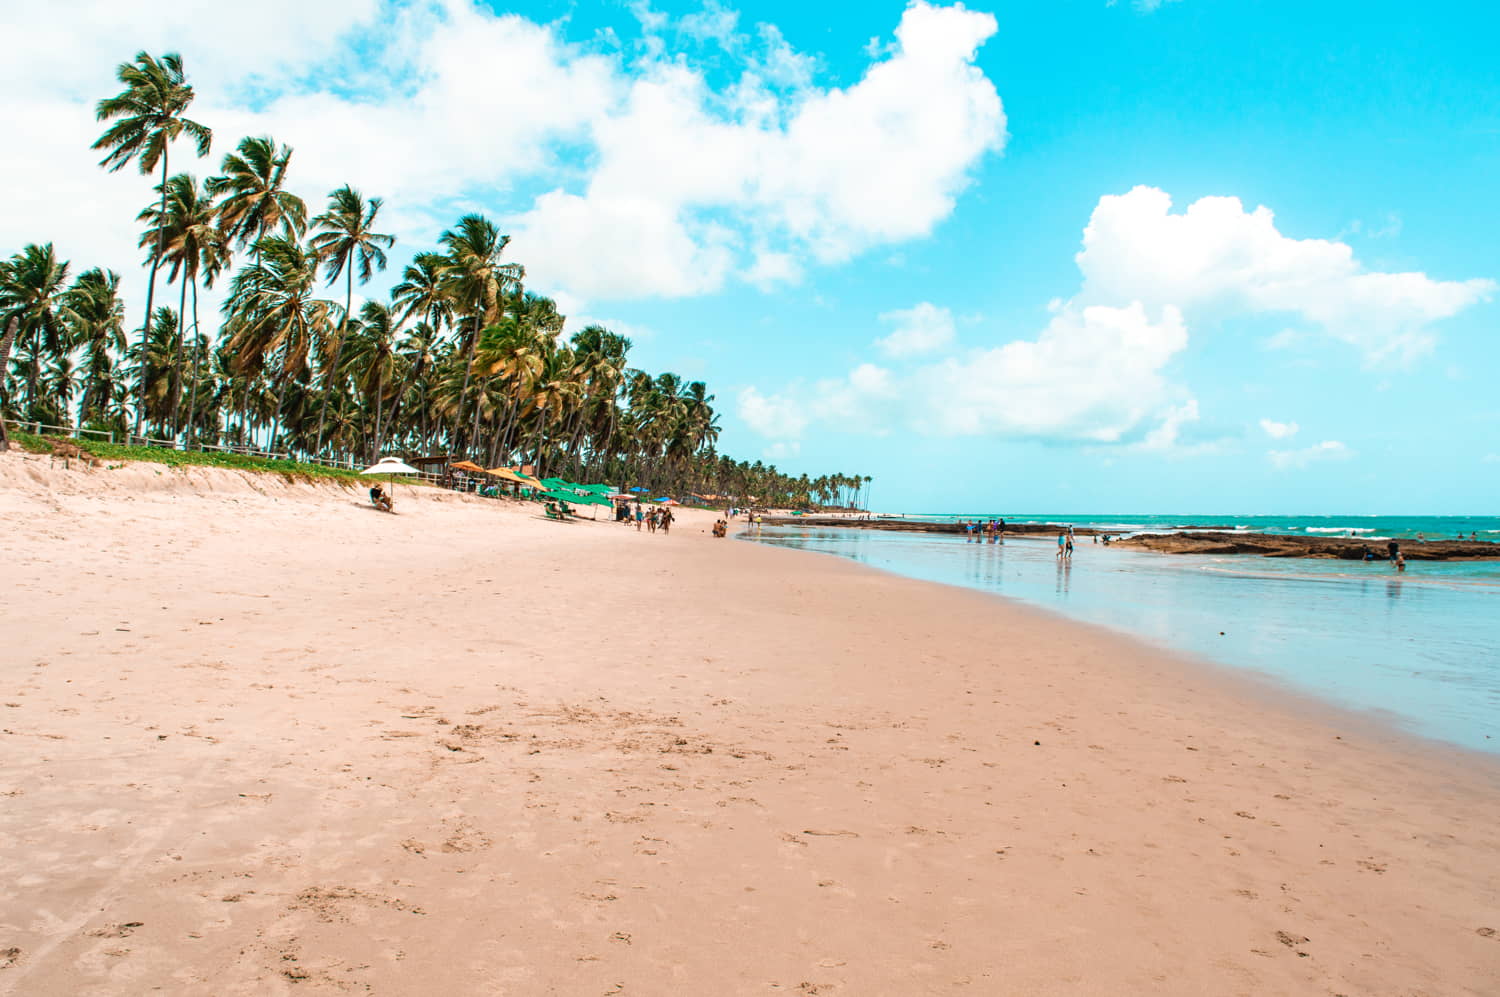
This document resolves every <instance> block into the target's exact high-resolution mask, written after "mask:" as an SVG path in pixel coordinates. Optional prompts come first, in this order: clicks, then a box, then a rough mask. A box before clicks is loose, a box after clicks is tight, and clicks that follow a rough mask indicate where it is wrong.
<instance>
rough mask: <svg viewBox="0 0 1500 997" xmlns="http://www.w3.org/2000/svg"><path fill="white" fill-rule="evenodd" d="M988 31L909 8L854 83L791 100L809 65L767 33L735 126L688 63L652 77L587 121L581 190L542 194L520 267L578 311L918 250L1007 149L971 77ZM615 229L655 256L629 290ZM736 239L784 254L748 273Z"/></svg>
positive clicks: (737, 92)
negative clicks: (641, 237) (578, 304)
mask: <svg viewBox="0 0 1500 997" xmlns="http://www.w3.org/2000/svg"><path fill="white" fill-rule="evenodd" d="M713 23H715V24H719V25H720V26H721V27H722V20H720V21H715V22H713ZM703 30H704V31H707V30H708V28H706V27H705V28H704V29H703ZM995 30H996V24H995V19H994V18H993V17H991V16H990V15H988V14H982V13H978V12H975V11H970V10H966V9H965V8H964V7H962V6H961V5H955V6H952V7H938V6H932V5H929V4H926V3H922V2H916V3H913V4H912V5H911V6H910V7H908V8H907V9H906V11H905V13H904V14H903V15H902V18H901V22H900V25H899V26H898V27H897V29H896V43H895V45H894V47H893V49H892V50H891V51H890V52H889V53H888V54H886V55H885V56H883V57H881V58H879V59H878V60H877V61H875V62H874V63H873V64H872V65H871V66H870V68H869V70H868V71H867V72H866V73H865V75H864V77H863V78H862V79H861V80H859V82H857V83H855V84H854V85H852V86H850V87H848V88H846V89H838V88H835V89H829V90H811V89H807V88H801V89H795V90H794V92H793V93H792V94H790V95H788V96H785V97H781V96H778V94H777V92H776V91H775V90H773V89H771V87H770V85H769V84H770V82H773V81H774V82H777V83H779V84H781V85H786V84H787V83H788V82H789V81H795V80H797V79H799V78H805V76H806V66H805V65H804V64H803V63H799V62H798V61H797V58H796V56H795V53H791V52H790V50H789V49H788V48H786V46H785V42H784V40H782V39H781V37H780V34H779V32H763V33H762V36H761V37H762V40H763V41H764V42H765V44H766V45H767V46H769V52H770V53H771V55H770V57H769V58H765V59H761V60H759V61H757V62H756V63H755V64H754V66H753V68H751V69H749V70H747V72H746V74H745V75H744V76H743V77H742V78H741V79H740V81H739V83H738V84H737V85H736V87H735V88H734V91H733V94H732V96H733V97H734V103H735V104H736V105H737V106H736V107H733V108H730V109H728V110H726V109H725V108H724V107H722V106H721V105H722V103H723V101H722V100H720V99H718V98H719V97H720V96H722V95H716V94H715V93H713V92H712V91H711V90H710V89H709V86H708V84H707V82H706V81H705V79H704V77H703V75H702V74H701V73H699V72H698V71H696V70H695V69H693V68H691V67H690V66H688V65H687V64H685V63H682V62H671V63H668V62H660V63H657V64H655V65H653V66H650V67H648V69H647V71H646V72H645V73H644V75H643V76H641V77H640V78H639V79H636V80H634V81H632V82H631V83H630V84H629V86H628V88H627V92H626V93H625V95H624V96H623V98H622V100H621V101H620V103H619V105H618V106H617V108H615V109H614V110H613V111H612V113H610V114H608V115H606V116H604V117H602V118H601V119H600V120H598V121H596V122H595V124H594V126H593V138H594V142H595V145H596V148H597V153H598V165H597V167H596V168H595V169H594V171H593V172H592V174H591V176H590V177H589V179H588V182H587V184H586V185H585V186H584V188H583V189H582V190H581V191H580V192H577V193H574V192H565V191H563V190H561V189H559V190H557V191H553V192H552V193H550V194H547V195H544V196H543V197H542V198H541V199H539V200H538V202H537V204H536V206H535V207H534V208H533V209H532V210H531V211H530V212H527V213H526V214H525V215H523V216H522V217H520V218H519V219H518V220H517V228H518V230H519V231H518V235H517V240H516V248H517V252H518V253H519V254H520V255H522V256H524V257H525V258H526V259H527V261H528V265H529V266H531V267H533V268H534V270H536V272H538V273H543V274H546V275H548V276H549V277H550V278H552V279H554V280H555V281H556V282H558V283H559V284H561V285H562V286H565V287H567V288H569V289H570V290H573V291H576V292H578V293H580V294H583V295H585V296H595V295H597V296H608V297H621V296H626V295H636V296H647V295H658V294H682V293H692V291H695V290H701V291H706V290H713V289H715V288H717V287H719V286H721V285H722V284H723V282H724V280H725V279H726V278H727V277H728V276H729V274H731V273H733V272H735V271H736V269H747V270H749V271H750V277H751V278H752V279H755V280H758V281H759V280H763V279H764V278H765V277H766V276H767V275H768V274H772V275H774V274H776V273H790V272H793V271H792V269H791V268H790V267H788V266H787V262H788V261H787V259H786V258H785V256H784V253H785V252H786V251H790V252H793V253H795V254H797V255H800V256H806V257H809V258H811V259H814V260H817V261H821V262H837V261H841V260H845V259H848V258H849V257H851V256H853V255H855V254H856V253H859V252H861V251H863V250H865V249H869V248H871V247H874V246H879V245H885V244H890V243H894V242H900V241H903V240H906V239H911V238H914V237H917V236H922V235H925V234H927V233H928V232H930V231H931V230H932V227H933V226H934V225H935V224H936V223H937V222H938V221H940V220H941V219H943V218H945V217H947V215H948V214H949V213H950V212H951V211H952V210H953V205H954V200H955V198H956V197H957V195H958V193H959V191H960V190H962V189H963V187H964V186H965V185H966V184H967V182H968V174H969V171H970V170H971V169H972V167H973V166H974V164H975V163H977V162H978V160H979V159H980V157H981V156H982V155H983V154H984V153H985V152H987V151H989V150H992V149H998V148H999V147H1000V146H1001V144H1002V143H1003V140H1004V135H1005V115H1004V112H1003V110H1002V108H1001V104H1000V98H999V95H998V94H997V93H996V92H995V88H994V85H993V84H992V83H991V82H990V81H989V80H988V79H987V78H986V77H985V76H984V74H983V73H982V72H981V71H980V70H979V69H978V67H976V66H975V65H974V58H975V55H976V53H977V51H978V48H979V46H980V45H982V44H983V43H984V41H985V40H986V39H988V38H989V37H990V36H991V35H992V34H993V33H994V32H995ZM772 78H775V79H774V80H772ZM626 219H628V220H629V221H630V222H631V223H632V224H633V225H634V226H639V227H640V228H641V229H642V230H643V231H644V232H645V233H646V235H647V240H648V241H647V242H646V243H645V245H644V246H642V247H640V248H639V249H638V250H637V253H638V255H639V256H641V257H643V258H644V259H643V260H641V261H640V265H639V267H638V268H637V269H638V270H639V271H640V272H638V273H636V274H635V275H634V277H635V278H636V279H633V280H630V281H629V282H628V283H627V282H626V281H624V280H622V278H621V276H620V274H619V272H618V268H619V265H620V263H621V260H620V257H619V255H618V253H617V252H616V251H615V246H616V243H617V242H618V240H619V238H620V236H619V235H616V234H615V233H617V232H618V231H619V229H620V227H621V224H622V220H626ZM558 232H566V233H567V234H568V237H567V238H563V237H559V236H558V235H556V234H555V233H558ZM627 235H628V233H627ZM746 235H748V236H749V237H750V240H751V241H752V242H753V243H756V244H758V245H762V246H766V245H769V246H773V247H779V248H781V249H782V250H783V255H781V256H777V255H770V256H768V255H766V254H765V253H764V252H763V253H761V254H760V255H759V257H758V258H757V259H756V260H754V261H753V262H748V263H747V261H746V260H745V259H744V257H743V254H742V253H739V252H738V251H736V250H735V249H734V248H733V247H734V246H735V245H736V244H737V243H743V242H744V241H745V237H746ZM767 260H770V261H771V263H772V264H773V265H774V266H773V268H771V269H768V264H767ZM653 278H659V279H653Z"/></svg>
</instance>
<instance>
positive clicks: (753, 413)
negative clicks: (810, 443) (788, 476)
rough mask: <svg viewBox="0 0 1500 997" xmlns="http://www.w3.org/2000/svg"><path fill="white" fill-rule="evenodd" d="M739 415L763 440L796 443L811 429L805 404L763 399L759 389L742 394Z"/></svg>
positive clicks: (778, 397) (771, 397)
mask: <svg viewBox="0 0 1500 997" xmlns="http://www.w3.org/2000/svg"><path fill="white" fill-rule="evenodd" d="M738 401H739V415H740V418H741V419H743V420H745V423H746V424H747V425H748V426H749V427H750V428H751V429H753V430H755V431H756V432H757V433H759V434H760V435H761V436H764V437H767V438H768V439H773V440H795V439H798V438H799V437H801V436H802V431H803V430H804V429H806V428H807V421H808V419H807V413H806V411H805V410H804V408H803V405H802V403H801V402H799V401H796V400H794V399H792V398H788V397H785V396H783V395H763V394H761V393H760V392H759V391H757V390H756V389H755V388H746V389H745V390H743V391H741V392H740V396H739V399H738Z"/></svg>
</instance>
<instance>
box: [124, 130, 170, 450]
mask: <svg viewBox="0 0 1500 997" xmlns="http://www.w3.org/2000/svg"><path fill="white" fill-rule="evenodd" d="M170 153H171V143H170V142H168V143H166V144H164V145H163V146H162V148H161V203H160V204H159V205H158V207H157V211H156V251H155V252H153V253H152V254H151V277H150V279H148V280H147V281H146V321H145V322H144V323H143V324H142V325H141V382H140V384H139V385H138V386H137V391H136V396H135V431H134V433H135V435H136V436H139V435H141V422H142V421H143V420H144V419H145V418H146V362H145V361H146V344H147V340H149V339H150V337H151V303H152V300H153V299H154V297H155V295H156V271H157V268H159V267H160V266H161V250H162V240H163V239H165V238H166V235H167V229H166V226H165V225H163V224H162V221H163V219H164V218H165V216H166V214H167V157H168V156H169V154H170ZM127 442H128V441H127Z"/></svg>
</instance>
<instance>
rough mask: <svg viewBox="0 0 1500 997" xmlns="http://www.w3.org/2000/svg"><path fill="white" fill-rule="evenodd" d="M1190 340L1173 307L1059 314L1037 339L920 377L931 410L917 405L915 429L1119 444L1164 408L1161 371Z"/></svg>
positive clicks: (1096, 308) (969, 356) (976, 354)
mask: <svg viewBox="0 0 1500 997" xmlns="http://www.w3.org/2000/svg"><path fill="white" fill-rule="evenodd" d="M1187 341H1188V335H1187V328H1186V326H1185V325H1184V324H1183V321H1182V314H1181V313H1180V312H1179V311H1178V310H1177V309H1176V308H1174V307H1172V306H1167V307H1166V308H1164V309H1162V310H1161V312H1160V313H1159V314H1158V315H1156V316H1152V315H1149V314H1148V313H1147V311H1146V309H1145V307H1143V306H1142V305H1141V304H1140V303H1139V302H1136V303H1132V304H1130V305H1127V306H1125V307H1123V308H1111V307H1108V306H1105V305H1091V306H1088V307H1083V308H1078V307H1075V306H1072V305H1068V306H1064V307H1063V308H1062V309H1061V310H1060V311H1059V312H1058V313H1057V314H1056V315H1055V316H1053V318H1052V321H1051V322H1049V323H1048V324H1047V327H1046V329H1044V330H1043V331H1042V333H1041V335H1040V336H1038V337H1037V338H1036V339H1035V340H1026V339H1018V340H1014V341H1012V342H1009V343H1006V344H1004V345H1003V346H997V347H994V348H991V349H985V350H974V351H971V352H969V353H966V354H963V355H961V356H958V357H952V358H949V359H947V360H945V361H943V362H942V363H939V364H936V365H934V366H931V367H928V368H926V369H923V370H920V371H918V372H917V373H916V375H915V377H914V380H915V384H916V388H917V396H918V397H919V398H921V399H923V400H925V401H927V402H930V403H931V404H921V405H919V408H918V412H917V413H916V423H917V425H919V426H920V427H922V428H925V429H928V430H930V431H932V432H936V433H940V434H944V435H950V434H952V435H973V434H996V435H1005V436H1019V437H1031V438H1038V439H1052V440H1075V441H1083V442H1091V443H1116V442H1120V441H1122V440H1124V439H1125V438H1126V437H1127V436H1128V434H1129V433H1130V432H1131V431H1132V430H1134V429H1136V428H1137V427H1138V426H1140V425H1141V423H1142V422H1143V420H1145V419H1146V418H1147V417H1148V416H1150V415H1152V414H1153V413H1154V412H1156V411H1157V410H1158V409H1160V408H1161V407H1162V404H1163V401H1164V399H1165V398H1166V397H1167V396H1168V385H1167V383H1166V381H1165V379H1164V378H1163V376H1162V373H1161V371H1162V367H1163V366H1165V364H1166V363H1167V361H1169V360H1170V359H1171V358H1172V357H1173V356H1174V355H1175V354H1176V353H1178V352H1179V351H1181V350H1182V349H1183V347H1185V346H1186V345H1187ZM939 400H941V404H938V402H939ZM1179 421H1180V417H1179Z"/></svg>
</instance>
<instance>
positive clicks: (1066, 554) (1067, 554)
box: [1063, 527, 1073, 561]
mask: <svg viewBox="0 0 1500 997" xmlns="http://www.w3.org/2000/svg"><path fill="white" fill-rule="evenodd" d="M1063 559H1064V560H1066V561H1071V560H1072V559H1073V528H1072V527H1069V528H1068V544H1067V546H1066V547H1064V548H1063Z"/></svg>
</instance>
